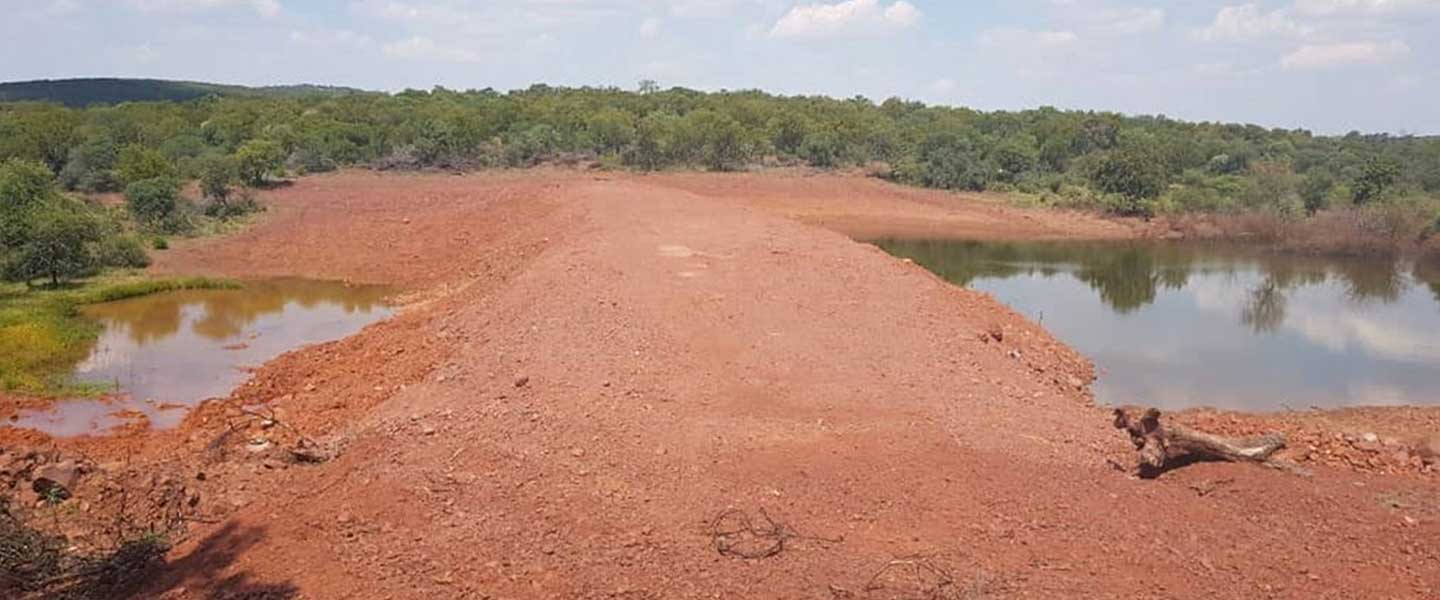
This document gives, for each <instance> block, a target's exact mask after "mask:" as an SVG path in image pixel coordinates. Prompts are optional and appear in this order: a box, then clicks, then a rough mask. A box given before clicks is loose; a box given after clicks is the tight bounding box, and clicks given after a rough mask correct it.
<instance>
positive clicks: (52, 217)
mask: <svg viewBox="0 0 1440 600" xmlns="http://www.w3.org/2000/svg"><path fill="white" fill-rule="evenodd" d="M26 225H27V226H28V229H29V232H30V235H29V239H27V240H25V241H24V242H23V243H21V244H20V245H19V246H18V247H16V248H14V249H13V250H12V252H11V253H10V257H9V259H8V260H6V264H5V267H6V268H5V271H6V272H5V278H6V279H8V280H10V281H27V282H28V281H31V280H34V279H36V278H44V279H48V280H49V281H50V283H51V285H57V286H58V285H59V284H60V283H62V282H65V281H69V280H71V279H75V278H77V277H83V276H85V275H89V274H91V273H93V272H94V270H95V268H96V266H97V260H96V256H95V252H94V249H93V248H94V246H95V244H96V243H98V242H100V241H101V233H102V227H101V225H100V223H98V222H97V220H96V219H95V216H94V215H93V214H91V213H90V212H89V211H88V210H86V209H85V207H84V205H82V204H80V203H78V202H75V201H72V200H68V199H63V198H57V199H54V200H51V201H47V202H45V203H44V204H43V205H42V206H39V207H37V208H35V209H33V210H32V211H31V214H30V215H29V218H28V219H26Z"/></svg>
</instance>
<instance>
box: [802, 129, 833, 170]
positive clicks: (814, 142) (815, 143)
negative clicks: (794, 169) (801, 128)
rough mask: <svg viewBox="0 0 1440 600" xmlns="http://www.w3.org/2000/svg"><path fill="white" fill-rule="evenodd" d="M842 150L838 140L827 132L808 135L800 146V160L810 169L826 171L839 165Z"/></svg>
mask: <svg viewBox="0 0 1440 600" xmlns="http://www.w3.org/2000/svg"><path fill="white" fill-rule="evenodd" d="M842 152H843V148H842V147H841V145H840V140H839V139H837V138H836V137H835V135H834V134H832V133H829V132H820V133H814V134H811V135H808V136H806V137H805V141H804V142H803V143H801V145H800V152H799V155H800V158H801V159H802V160H804V161H805V162H807V163H810V166H812V167H820V168H822V169H828V168H831V167H834V166H836V165H838V164H840V155H841V153H842Z"/></svg>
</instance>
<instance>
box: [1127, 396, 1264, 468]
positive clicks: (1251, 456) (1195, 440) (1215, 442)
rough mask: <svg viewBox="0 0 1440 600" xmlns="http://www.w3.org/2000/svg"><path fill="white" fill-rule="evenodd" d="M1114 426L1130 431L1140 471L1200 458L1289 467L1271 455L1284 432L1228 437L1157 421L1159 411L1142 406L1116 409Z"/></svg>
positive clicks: (1180, 463)
mask: <svg viewBox="0 0 1440 600" xmlns="http://www.w3.org/2000/svg"><path fill="white" fill-rule="evenodd" d="M1115 428H1116V429H1124V430H1125V431H1126V433H1129V434H1130V441H1131V442H1132V443H1134V444H1135V449H1136V450H1138V451H1139V453H1140V474H1141V475H1142V476H1149V477H1153V476H1155V475H1158V474H1160V473H1163V472H1165V471H1166V470H1169V469H1173V468H1175V467H1180V466H1184V465H1187V464H1190V463H1193V462H1197V461H1203V460H1225V461H1230V462H1255V463H1264V464H1266V465H1269V466H1274V467H1278V468H1288V467H1289V465H1288V463H1281V462H1278V461H1274V460H1272V459H1271V455H1272V454H1275V452H1276V451H1277V450H1280V449H1281V448H1284V447H1285V436H1283V435H1281V434H1278V433H1272V434H1268V435H1262V436H1254V437H1244V438H1229V437H1222V436H1218V435H1213V434H1209V433H1205V432H1203V431H1195V430H1192V429H1187V428H1185V427H1181V426H1179V425H1174V424H1171V425H1163V424H1161V423H1160V411H1159V410H1157V409H1154V408H1147V407H1143V406H1122V407H1119V408H1116V409H1115Z"/></svg>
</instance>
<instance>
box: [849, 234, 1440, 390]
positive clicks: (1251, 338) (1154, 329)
mask: <svg viewBox="0 0 1440 600" xmlns="http://www.w3.org/2000/svg"><path fill="white" fill-rule="evenodd" d="M874 243H875V244H876V245H878V246H880V247H881V248H883V249H885V250H886V251H887V252H890V253H891V254H894V255H896V256H900V257H905V258H910V259H913V260H914V261H915V262H916V263H917V264H919V265H922V266H924V267H925V268H927V269H929V270H931V271H933V272H935V273H937V274H939V275H940V276H942V277H944V278H945V279H947V280H949V281H951V282H954V283H956V284H958V285H962V286H966V287H970V288H973V289H976V290H980V291H984V292H988V293H990V294H991V295H993V296H994V297H995V298H996V299H998V300H999V301H1001V302H1003V303H1005V304H1007V305H1009V306H1010V307H1011V308H1013V309H1015V310H1016V311H1018V312H1021V313H1023V314H1025V315H1026V316H1028V317H1029V318H1031V319H1032V320H1035V321H1038V322H1040V323H1041V324H1042V325H1043V326H1044V327H1045V328H1046V329H1047V330H1049V331H1050V332H1051V333H1052V334H1054V335H1055V336H1056V337H1058V338H1059V339H1061V340H1062V341H1064V342H1066V343H1067V344H1069V345H1070V346H1072V347H1074V348H1076V349H1077V350H1079V351H1080V352H1081V353H1083V354H1085V355H1086V356H1087V357H1089V358H1090V359H1091V360H1093V361H1094V362H1095V365H1096V369H1097V373H1098V376H1099V379H1098V381H1097V382H1096V385H1095V397H1096V400H1097V401H1099V402H1101V403H1105V404H1145V405H1151V406H1157V407H1160V408H1166V409H1178V408H1186V407H1194V406H1213V407H1217V408H1226V409H1236V410H1246V411H1280V410H1288V409H1296V410H1303V409H1306V408H1310V407H1321V408H1331V407H1338V406H1360V405H1398V404H1440V265H1428V266H1427V265H1424V264H1413V263H1405V262H1399V261H1387V260H1374V259H1367V260H1359V259H1343V260H1342V259H1321V258H1314V257H1305V256H1295V255H1287V254H1279V253H1271V252H1265V251H1261V250H1258V249H1253V248H1247V247H1238V246H1233V245H1205V244H1189V243H1159V242H1146V243H1141V242H1135V243H1115V242H1104V243H980V242H962V241H925V240H881V241H877V242H874Z"/></svg>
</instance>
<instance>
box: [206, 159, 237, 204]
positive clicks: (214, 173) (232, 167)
mask: <svg viewBox="0 0 1440 600" xmlns="http://www.w3.org/2000/svg"><path fill="white" fill-rule="evenodd" d="M199 171H200V173H199V175H200V193H201V194H204V196H205V197H206V198H209V199H210V200H212V201H218V202H225V201H226V200H227V199H229V198H230V191H231V190H230V186H232V185H234V183H235V181H236V179H238V178H239V168H238V167H237V166H236V164H235V159H233V158H230V157H228V156H224V155H220V154H212V155H209V156H206V157H204V158H202V159H200V164H199Z"/></svg>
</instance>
